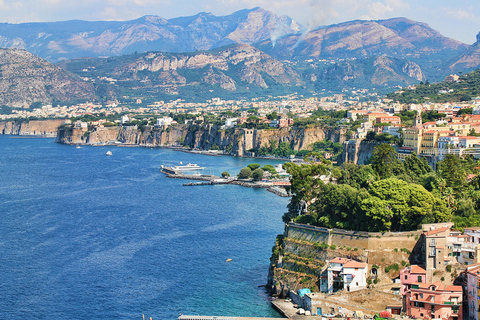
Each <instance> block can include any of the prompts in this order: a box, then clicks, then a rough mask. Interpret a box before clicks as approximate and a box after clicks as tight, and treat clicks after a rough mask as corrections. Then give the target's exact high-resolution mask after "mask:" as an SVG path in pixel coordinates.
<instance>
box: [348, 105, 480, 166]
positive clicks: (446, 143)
mask: <svg viewBox="0 0 480 320" xmlns="http://www.w3.org/2000/svg"><path fill="white" fill-rule="evenodd" d="M473 109H474V110H473V114H463V115H462V116H456V114H457V112H458V111H459V110H460V109H455V110H453V109H447V110H440V111H439V112H441V113H445V115H446V116H445V118H444V119H442V120H439V121H431V122H425V123H422V117H421V114H422V109H420V110H417V111H418V112H417V116H416V118H415V121H414V125H413V126H411V127H402V121H401V118H400V117H398V116H395V115H390V114H388V113H386V112H379V111H367V110H350V111H347V118H346V119H344V120H349V119H351V120H354V121H355V120H359V119H363V120H365V121H364V122H362V123H361V124H360V127H358V128H357V129H356V131H355V134H354V137H355V138H357V139H365V138H366V137H367V133H368V132H370V131H373V132H375V133H389V134H391V135H393V136H396V137H398V138H403V146H402V147H401V148H399V150H398V156H399V158H400V159H401V160H403V159H404V158H405V157H406V156H408V155H410V154H412V153H416V154H417V155H419V156H422V157H425V158H427V160H428V162H429V163H430V164H434V163H436V162H437V161H439V160H442V159H443V158H444V157H445V155H446V154H457V155H462V154H466V153H471V151H472V149H474V148H480V114H479V113H480V108H478V107H475V108H473Z"/></svg>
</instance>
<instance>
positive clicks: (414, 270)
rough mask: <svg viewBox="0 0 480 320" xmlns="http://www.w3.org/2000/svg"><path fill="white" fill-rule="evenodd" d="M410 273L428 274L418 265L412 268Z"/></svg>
mask: <svg viewBox="0 0 480 320" xmlns="http://www.w3.org/2000/svg"><path fill="white" fill-rule="evenodd" d="M409 268H410V273H421V274H427V271H425V269H423V268H422V267H419V266H417V265H413V266H410V267H409Z"/></svg>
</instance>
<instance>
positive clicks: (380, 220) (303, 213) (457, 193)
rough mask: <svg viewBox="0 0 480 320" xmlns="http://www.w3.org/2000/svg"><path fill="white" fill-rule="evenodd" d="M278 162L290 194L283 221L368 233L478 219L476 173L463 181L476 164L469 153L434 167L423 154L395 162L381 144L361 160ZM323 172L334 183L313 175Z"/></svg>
mask: <svg viewBox="0 0 480 320" xmlns="http://www.w3.org/2000/svg"><path fill="white" fill-rule="evenodd" d="M284 166H285V167H286V169H287V171H288V172H289V173H290V174H291V175H292V186H291V190H290V191H291V192H293V194H294V196H293V197H292V199H291V202H290V203H289V205H288V212H287V213H285V215H284V217H283V220H284V221H285V222H288V221H291V220H294V221H298V222H301V223H310V224H312V225H317V226H322V227H327V228H343V229H349V230H362V231H372V232H374V231H381V232H383V231H407V230H416V229H417V227H418V226H419V225H420V224H422V223H433V222H443V221H453V222H455V224H456V227H457V228H459V229H461V228H464V227H465V226H473V225H478V223H480V178H479V177H478V176H475V178H473V179H471V180H467V175H468V174H471V173H477V170H478V169H479V168H480V167H479V166H478V163H477V162H476V161H474V160H473V159H472V158H470V157H465V158H458V157H457V156H455V155H447V156H446V157H445V159H444V160H442V161H440V162H438V164H437V168H438V169H437V172H434V171H433V170H432V168H431V167H430V166H429V165H428V164H427V162H426V160H425V159H424V158H420V157H418V156H417V155H415V154H412V155H411V156H408V157H407V158H406V159H405V162H401V161H399V160H398V159H397V155H396V151H395V149H394V148H393V147H391V146H390V145H388V144H382V145H379V146H378V147H376V148H375V150H374V152H373V154H372V157H371V158H370V163H369V164H367V165H355V164H350V163H346V164H344V165H343V166H342V167H331V166H330V165H329V163H328V162H323V163H320V164H318V163H317V164H312V165H300V166H299V165H296V164H293V163H286V164H285V165H284ZM328 174H330V175H331V176H332V177H334V178H335V179H337V180H336V183H328V184H324V183H323V182H322V180H320V179H318V176H320V175H328ZM365 221H369V223H368V224H367V223H365Z"/></svg>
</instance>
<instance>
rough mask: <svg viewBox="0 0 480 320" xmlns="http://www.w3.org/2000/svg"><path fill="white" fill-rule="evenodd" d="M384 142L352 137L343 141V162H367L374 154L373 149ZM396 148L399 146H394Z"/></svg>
mask: <svg viewBox="0 0 480 320" xmlns="http://www.w3.org/2000/svg"><path fill="white" fill-rule="evenodd" d="M382 143H383V142H376V141H367V140H360V139H351V140H349V141H345V142H343V154H342V160H341V163H344V162H351V163H356V164H366V163H367V161H368V159H370V157H371V156H372V153H373V149H375V147H376V146H378V145H380V144H382ZM394 148H395V149H397V148H398V146H394Z"/></svg>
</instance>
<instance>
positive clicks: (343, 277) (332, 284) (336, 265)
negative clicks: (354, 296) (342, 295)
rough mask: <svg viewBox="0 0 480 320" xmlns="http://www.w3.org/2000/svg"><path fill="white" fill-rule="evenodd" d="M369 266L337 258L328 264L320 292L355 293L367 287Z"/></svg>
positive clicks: (322, 277)
mask: <svg viewBox="0 0 480 320" xmlns="http://www.w3.org/2000/svg"><path fill="white" fill-rule="evenodd" d="M367 266H368V265H367V264H366V263H365V262H358V261H355V260H351V259H346V258H335V259H333V260H331V261H330V262H329V263H328V268H327V270H326V271H325V272H324V273H323V274H322V275H321V277H320V292H324V293H333V292H336V291H355V290H359V289H363V288H366V286H367Z"/></svg>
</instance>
